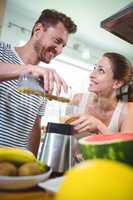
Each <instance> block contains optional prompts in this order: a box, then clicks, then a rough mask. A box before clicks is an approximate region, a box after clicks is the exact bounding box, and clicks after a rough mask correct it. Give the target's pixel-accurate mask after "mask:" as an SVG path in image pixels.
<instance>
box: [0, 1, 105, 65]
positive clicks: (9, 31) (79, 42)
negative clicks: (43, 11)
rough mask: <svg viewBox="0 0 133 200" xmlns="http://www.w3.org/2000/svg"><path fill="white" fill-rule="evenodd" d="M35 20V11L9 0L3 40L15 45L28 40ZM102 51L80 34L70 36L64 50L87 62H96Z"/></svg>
mask: <svg viewBox="0 0 133 200" xmlns="http://www.w3.org/2000/svg"><path fill="white" fill-rule="evenodd" d="M35 21H36V16H35V15H34V13H31V15H30V14H29V13H26V11H24V10H20V9H18V8H16V7H14V6H13V5H12V1H11V0H7V5H6V13H5V18H4V25H3V28H2V34H1V40H4V41H7V42H9V43H11V44H12V45H13V46H15V45H18V44H20V42H21V41H22V42H23V41H25V40H28V39H29V37H30V32H29V31H30V30H31V29H32V26H33V24H34V22H35ZM10 23H13V24H16V25H17V26H20V27H24V28H25V29H20V28H18V27H15V26H10ZM27 30H29V31H27ZM75 46H78V48H75ZM85 50H87V51H89V53H90V58H88V59H87V58H86V59H84V58H83V56H82V54H83V53H84V52H85ZM102 53H103V50H101V49H98V48H96V47H94V46H92V45H91V44H87V43H86V42H85V41H83V39H82V38H79V36H78V34H74V35H72V36H71V37H70V40H69V41H68V45H67V47H66V48H65V49H64V52H63V54H64V55H67V56H70V57H72V58H73V59H76V60H81V61H83V62H85V63H95V62H96V61H97V60H98V59H99V57H100V56H101V54H102Z"/></svg>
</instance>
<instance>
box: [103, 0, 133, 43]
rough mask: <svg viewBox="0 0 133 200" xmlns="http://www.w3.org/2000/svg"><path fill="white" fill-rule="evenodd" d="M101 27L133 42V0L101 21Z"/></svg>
mask: <svg viewBox="0 0 133 200" xmlns="http://www.w3.org/2000/svg"><path fill="white" fill-rule="evenodd" d="M101 27H102V28H104V29H105V30H107V31H109V32H111V33H113V34H114V35H116V36H118V37H120V38H121V39H123V40H125V41H127V42H129V43H131V44H133V2H132V3H130V4H128V5H127V6H126V7H125V8H124V9H122V10H120V11H119V12H117V13H115V14H114V15H112V16H111V17H109V18H107V19H105V20H103V21H102V22H101Z"/></svg>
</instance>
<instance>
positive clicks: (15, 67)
mask: <svg viewBox="0 0 133 200" xmlns="http://www.w3.org/2000/svg"><path fill="white" fill-rule="evenodd" d="M25 69H26V67H25V66H24V65H19V64H9V63H4V62H0V81H4V80H12V79H16V78H18V77H19V76H20V74H21V73H22V72H23V71H24V70H25Z"/></svg>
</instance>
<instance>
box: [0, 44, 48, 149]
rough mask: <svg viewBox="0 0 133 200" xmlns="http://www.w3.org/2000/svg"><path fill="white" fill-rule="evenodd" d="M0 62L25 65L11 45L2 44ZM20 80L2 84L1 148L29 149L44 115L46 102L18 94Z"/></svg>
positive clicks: (0, 108) (0, 88)
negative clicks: (39, 118) (30, 137)
mask: <svg viewBox="0 0 133 200" xmlns="http://www.w3.org/2000/svg"><path fill="white" fill-rule="evenodd" d="M0 62H4V63H14V64H24V63H23V62H22V60H21V58H20V57H19V56H18V55H17V53H16V52H15V50H14V49H13V48H12V47H11V45H9V44H5V43H0ZM18 82H19V80H18V79H15V80H10V81H1V82H0V146H15V147H21V148H27V145H28V139H29V134H30V133H31V131H32V127H33V125H34V122H35V120H36V117H37V116H38V115H40V116H42V115H44V111H45V106H46V100H44V99H43V98H42V97H38V96H35V95H26V94H21V93H19V92H17V90H16V89H17V86H18Z"/></svg>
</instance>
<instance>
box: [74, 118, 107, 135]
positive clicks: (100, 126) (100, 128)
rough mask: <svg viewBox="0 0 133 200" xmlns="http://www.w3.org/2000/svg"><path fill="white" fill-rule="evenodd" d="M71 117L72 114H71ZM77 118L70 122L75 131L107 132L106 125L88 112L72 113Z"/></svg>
mask: <svg viewBox="0 0 133 200" xmlns="http://www.w3.org/2000/svg"><path fill="white" fill-rule="evenodd" d="M71 117H72V116H71ZM73 118H75V119H76V118H77V119H76V120H74V121H73V122H71V123H70V124H71V125H73V126H74V129H75V131H76V133H85V132H95V133H103V134H104V133H105V134H109V133H110V130H109V129H108V128H107V126H106V125H105V124H104V123H103V122H101V121H100V120H99V119H97V118H96V117H94V116H92V115H89V114H80V115H74V116H73Z"/></svg>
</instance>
